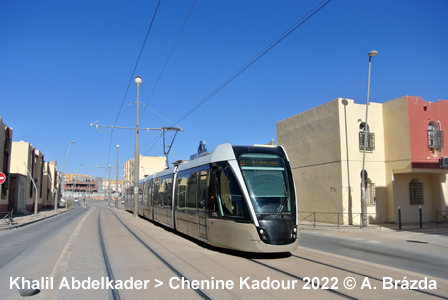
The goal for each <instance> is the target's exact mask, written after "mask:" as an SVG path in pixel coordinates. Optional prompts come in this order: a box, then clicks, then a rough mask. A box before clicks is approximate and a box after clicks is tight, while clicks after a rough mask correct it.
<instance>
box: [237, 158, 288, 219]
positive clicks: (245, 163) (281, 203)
mask: <svg viewBox="0 0 448 300" xmlns="http://www.w3.org/2000/svg"><path fill="white" fill-rule="evenodd" d="M238 163H239V165H240V168H241V171H242V173H243V177H244V180H245V182H246V186H247V188H248V190H249V195H250V198H251V201H252V205H253V207H254V210H255V213H257V214H278V215H279V214H281V213H287V212H291V210H292V209H293V208H292V197H291V187H290V184H289V182H290V181H289V179H288V173H287V172H286V167H285V163H284V161H283V159H282V158H281V157H280V156H278V155H276V154H267V153H245V154H242V155H240V156H239V157H238Z"/></svg>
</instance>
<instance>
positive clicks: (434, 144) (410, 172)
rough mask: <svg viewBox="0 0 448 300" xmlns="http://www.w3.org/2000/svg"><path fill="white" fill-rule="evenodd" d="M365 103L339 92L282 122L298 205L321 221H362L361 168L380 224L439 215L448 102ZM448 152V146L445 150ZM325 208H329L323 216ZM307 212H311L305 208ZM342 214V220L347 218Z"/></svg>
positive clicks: (280, 136)
mask: <svg viewBox="0 0 448 300" xmlns="http://www.w3.org/2000/svg"><path fill="white" fill-rule="evenodd" d="M365 118H366V105H365V104H355V103H354V101H353V100H350V99H342V98H338V99H335V100H333V101H330V102H328V103H325V104H323V105H321V106H319V107H316V108H314V109H311V110H309V111H306V112H303V113H301V114H298V115H295V116H293V117H290V118H288V119H286V120H283V121H280V122H278V123H277V141H278V144H279V145H283V146H284V147H285V149H286V151H287V153H288V156H289V158H290V161H291V167H292V169H293V173H294V176H295V182H296V187H297V197H298V209H299V211H301V212H308V213H314V212H317V213H321V214H317V216H320V220H321V221H328V222H334V223H335V222H336V220H335V216H336V215H333V217H331V219H328V218H329V217H330V214H328V213H338V214H340V216H339V218H341V220H343V221H344V223H348V222H352V223H353V224H356V223H357V224H359V223H360V213H361V170H362V163H363V153H364V137H365V134H366V131H367V143H366V154H365V170H366V171H367V174H368V179H367V183H366V185H365V186H366V198H367V212H368V214H369V215H368V219H369V221H370V222H371V223H375V222H380V220H381V222H383V223H385V222H398V207H400V210H401V216H402V221H403V222H405V223H418V222H419V208H420V207H421V208H422V216H423V221H424V222H429V221H431V222H434V221H436V216H437V215H438V214H439V215H440V216H442V215H443V212H445V215H446V210H447V207H448V185H447V181H446V174H447V173H448V170H447V167H448V157H447V158H446V162H447V163H446V165H445V164H443V165H442V164H441V163H440V162H441V161H443V160H444V158H445V157H444V156H443V151H444V145H445V143H444V141H443V131H442V128H448V127H446V126H448V101H445V100H439V102H437V103H433V102H426V101H423V100H422V99H421V98H420V97H412V96H405V97H402V98H398V99H395V100H392V101H389V102H386V103H370V105H369V114H368V126H367V128H366V126H365ZM447 151H448V150H445V152H446V153H447V154H448V152H447ZM324 213H327V214H324ZM302 215H303V216H306V215H307V214H306V213H303V214H302ZM341 220H340V221H341Z"/></svg>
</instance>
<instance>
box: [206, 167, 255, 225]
mask: <svg viewBox="0 0 448 300" xmlns="http://www.w3.org/2000/svg"><path fill="white" fill-rule="evenodd" d="M214 184H215V186H216V196H217V200H218V203H219V208H220V210H221V215H222V216H223V217H224V218H232V219H238V220H250V216H249V211H248V209H247V206H246V202H245V201H244V198H243V194H242V192H241V189H240V186H239V184H238V181H237V179H236V178H235V175H234V174H233V172H232V170H231V169H230V167H229V166H226V167H224V168H222V169H217V170H215V183H214Z"/></svg>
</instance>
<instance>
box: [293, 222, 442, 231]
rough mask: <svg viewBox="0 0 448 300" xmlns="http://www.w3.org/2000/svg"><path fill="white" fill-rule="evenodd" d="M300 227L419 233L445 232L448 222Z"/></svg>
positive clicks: (306, 227)
mask: <svg viewBox="0 0 448 300" xmlns="http://www.w3.org/2000/svg"><path fill="white" fill-rule="evenodd" d="M299 228H300V229H301V230H316V231H330V232H366V233H367V232H377V231H381V232H394V231H395V232H405V231H412V232H419V233H434V232H440V233H444V232H447V231H448V223H439V224H436V223H423V224H422V228H420V224H418V223H411V224H402V225H401V229H400V228H399V225H398V224H391V223H386V224H381V225H379V224H378V225H377V224H369V225H367V227H363V228H361V227H360V226H359V225H337V224H331V223H323V222H316V224H315V225H314V224H312V223H306V222H303V223H299Z"/></svg>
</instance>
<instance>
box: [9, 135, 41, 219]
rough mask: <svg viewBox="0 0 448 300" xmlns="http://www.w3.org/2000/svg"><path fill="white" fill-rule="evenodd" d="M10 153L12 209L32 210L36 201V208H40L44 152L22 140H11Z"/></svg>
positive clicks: (18, 210)
mask: <svg viewBox="0 0 448 300" xmlns="http://www.w3.org/2000/svg"><path fill="white" fill-rule="evenodd" d="M11 154H12V155H11V168H10V171H11V184H10V188H11V194H10V202H14V211H16V212H19V213H20V212H23V211H24V210H25V211H29V212H33V211H34V207H35V203H36V201H37V208H38V210H40V209H42V205H43V202H42V199H43V190H44V186H43V181H42V179H43V177H44V175H43V173H44V154H43V153H42V152H40V151H39V150H37V149H36V148H35V147H33V146H32V145H31V144H30V143H28V142H24V141H20V142H13V143H12V152H11ZM11 200H12V201H11Z"/></svg>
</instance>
